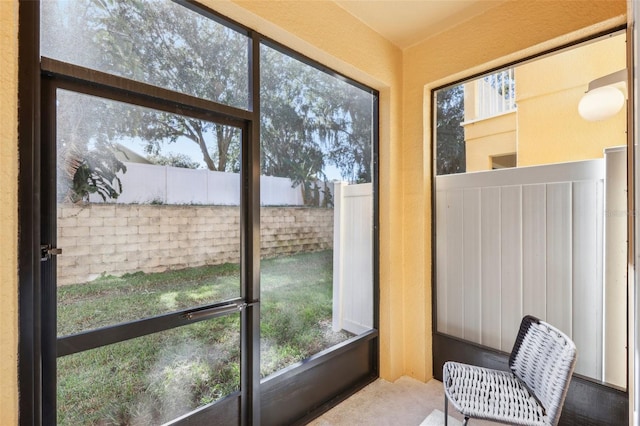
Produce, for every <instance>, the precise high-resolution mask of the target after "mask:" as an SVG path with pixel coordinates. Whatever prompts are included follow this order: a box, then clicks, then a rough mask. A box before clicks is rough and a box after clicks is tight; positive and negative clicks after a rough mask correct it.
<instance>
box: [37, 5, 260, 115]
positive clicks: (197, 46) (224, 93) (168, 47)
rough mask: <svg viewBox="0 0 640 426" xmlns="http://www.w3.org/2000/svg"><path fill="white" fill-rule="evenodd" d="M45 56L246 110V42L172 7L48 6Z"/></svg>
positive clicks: (43, 33)
mask: <svg viewBox="0 0 640 426" xmlns="http://www.w3.org/2000/svg"><path fill="white" fill-rule="evenodd" d="M41 4H42V6H41V16H42V18H41V19H42V31H41V52H42V56H46V57H50V58H53V59H57V60H60V61H63V62H68V63H71V64H75V65H80V66H83V67H86V68H91V69H96V70H98V71H102V72H106V73H110V74H115V75H118V76H121V77H126V78H129V79H132V80H137V81H140V82H143V83H147V84H151V85H154V86H158V87H162V88H165V89H170V90H173V91H177V92H181V93H185V94H188V95H192V96H196V97H199V98H203V99H208V100H211V101H215V102H219V103H222V104H225V105H230V106H234V107H238V108H243V109H247V108H248V106H249V105H250V104H249V78H248V73H249V56H248V52H249V49H248V46H249V39H248V38H247V37H246V36H244V35H242V34H240V33H238V32H236V31H234V30H232V29H230V28H228V27H226V26H224V25H221V24H219V23H218V22H215V21H213V20H212V19H209V18H206V17H204V16H203V15H201V14H199V13H196V12H194V11H193V10H190V9H187V8H185V7H183V6H180V5H178V4H176V3H175V2H173V1H169V0H155V1H134V0H116V1H92V0H73V1H71V0H55V1H54V0H48V1H43V2H42V3H41Z"/></svg>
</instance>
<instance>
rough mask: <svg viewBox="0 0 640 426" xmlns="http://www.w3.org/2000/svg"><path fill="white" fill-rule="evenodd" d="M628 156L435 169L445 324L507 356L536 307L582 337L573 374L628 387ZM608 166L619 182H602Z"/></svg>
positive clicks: (441, 323)
mask: <svg viewBox="0 0 640 426" xmlns="http://www.w3.org/2000/svg"><path fill="white" fill-rule="evenodd" d="M619 154H620V153H619V152H618V153H613V154H611V155H606V156H605V157H606V158H607V159H606V161H607V165H606V167H605V160H591V161H581V162H575V163H564V164H554V165H546V166H537V167H523V168H517V169H503V170H496V171H488V172H477V173H467V174H459V175H447V176H438V177H437V178H436V206H437V207H436V291H437V293H436V298H437V299H436V300H437V301H436V308H437V326H438V331H440V332H443V333H447V334H449V335H452V336H455V337H459V338H462V339H465V340H468V341H471V342H475V343H479V344H482V345H485V346H488V347H491V348H495V349H499V350H502V351H505V352H510V351H511V349H512V346H513V343H514V340H515V337H516V334H517V331H518V326H519V324H520V320H521V319H522V317H523V316H524V315H525V314H532V315H535V316H537V317H539V318H541V319H543V320H546V321H548V322H549V323H551V324H554V325H555V326H557V327H558V328H560V329H562V330H563V331H565V332H566V333H567V334H568V335H569V336H571V337H572V338H573V340H574V341H575V343H576V346H577V348H578V353H579V356H578V364H577V366H576V372H578V373H580V374H584V375H587V376H589V377H594V378H597V379H598V380H604V381H607V382H609V383H613V384H619V385H621V386H625V384H626V369H625V365H626V352H625V350H626V349H625V344H626V341H625V338H624V336H626V333H625V332H624V330H625V327H626V326H625V321H626V309H625V308H626V303H627V302H626V300H627V299H626V294H625V291H624V289H625V288H626V287H625V269H626V263H625V262H626V257H625V256H626V227H625V226H626V224H625V223H626V222H625V220H626V214H625V212H626V201H625V200H626V198H624V196H623V195H624V191H625V188H626V181H625V180H624V179H625V178H624V173H620V172H619V170H622V171H624V170H626V168H625V153H624V152H622V156H621V155H619ZM605 171H608V173H607V175H608V176H611V179H616V181H609V182H607V183H606V184H605ZM616 171H617V173H616ZM615 174H617V176H614V175H615ZM605 188H608V189H607V191H608V192H607V193H605ZM605 211H606V212H607V214H605ZM605 228H606V229H607V233H606V236H605V232H604V230H605ZM605 242H606V244H605ZM603 259H606V260H605V261H604V262H603ZM605 271H607V274H606V275H605ZM605 276H606V277H607V281H606V282H605V279H604V277H605ZM620 288H622V291H620ZM605 290H606V291H605ZM605 303H608V304H609V306H610V309H607V310H606V312H605V310H604V309H603V306H604V305H605ZM614 306H617V309H613V307H614ZM618 327H620V328H621V330H619V331H618V333H620V334H621V336H623V337H622V338H620V337H619V336H616V334H615V333H614V330H615V329H616V328H618ZM604 342H606V344H604ZM603 364H606V365H603Z"/></svg>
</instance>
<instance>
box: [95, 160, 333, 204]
mask: <svg viewBox="0 0 640 426" xmlns="http://www.w3.org/2000/svg"><path fill="white" fill-rule="evenodd" d="M125 165H126V166H127V172H126V173H124V174H122V173H119V174H118V177H119V178H120V181H121V182H122V194H120V196H119V197H118V199H117V200H115V202H116V203H118V204H149V203H155V204H203V205H218V206H230V205H231V206H237V205H239V204H240V175H239V174H238V173H226V172H214V171H211V170H206V169H185V168H180V167H172V166H159V165H155V164H141V163H125ZM329 186H331V185H329ZM260 200H261V204H262V205H263V206H302V205H304V201H303V199H302V191H301V189H300V186H299V185H297V186H294V185H293V184H292V182H291V179H289V178H281V177H273V176H261V177H260ZM90 201H91V202H93V203H100V202H102V201H103V200H102V198H100V196H99V195H95V194H93V195H92V196H91V198H90ZM108 202H114V200H108Z"/></svg>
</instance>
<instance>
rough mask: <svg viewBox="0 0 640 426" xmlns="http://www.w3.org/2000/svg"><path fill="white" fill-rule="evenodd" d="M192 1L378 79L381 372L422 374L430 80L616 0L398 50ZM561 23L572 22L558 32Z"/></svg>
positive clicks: (5, 35) (549, 33)
mask: <svg viewBox="0 0 640 426" xmlns="http://www.w3.org/2000/svg"><path fill="white" fill-rule="evenodd" d="M203 3H205V4H206V5H208V6H209V7H211V8H213V9H215V10H217V11H219V12H220V13H222V14H224V15H227V16H229V17H230V18H232V19H235V20H237V21H239V22H241V23H243V24H245V25H247V26H249V27H251V28H254V29H256V30H258V31H260V32H262V33H264V34H266V35H267V36H269V37H271V38H273V39H275V40H277V41H280V42H282V43H284V44H286V45H288V46H290V47H292V48H294V49H296V50H298V51H300V52H301V53H303V54H305V55H307V56H309V57H311V58H313V59H316V60H319V61H320V62H322V63H324V64H326V65H328V66H330V67H333V68H335V69H336V70H338V71H341V72H343V73H345V74H346V75H348V76H350V77H352V78H354V79H356V80H358V81H361V82H362V83H365V84H367V85H369V86H371V87H374V88H376V89H378V90H379V91H380V186H381V187H380V222H381V223H380V298H381V300H380V303H381V305H380V321H381V324H380V339H381V348H380V356H381V375H382V377H383V378H385V379H387V380H394V379H396V378H398V377H399V376H401V375H403V374H406V375H410V376H412V377H415V378H417V379H420V380H428V379H429V378H431V377H432V374H433V371H432V354H431V230H430V218H431V212H430V201H429V200H430V196H431V194H430V185H431V182H430V174H431V169H430V165H431V154H430V148H429V146H430V132H431V124H430V101H429V99H430V89H431V88H434V87H437V86H439V85H442V84H445V83H451V82H452V81H454V80H456V79H459V78H462V77H466V76H469V75H472V74H473V73H475V72H478V71H481V70H483V69H486V68H488V67H490V66H495V65H500V64H503V63H505V62H507V61H508V60H514V59H517V58H520V57H524V56H525V55H528V54H530V53H531V52H532V51H542V50H544V49H547V48H549V47H553V46H557V45H560V44H562V43H566V42H568V41H570V40H575V39H577V38H579V37H582V36H584V35H586V34H589V33H595V32H597V31H600V30H602V29H604V28H609V27H611V26H612V25H618V24H621V23H624V22H625V17H624V13H625V10H626V4H625V2H624V0H612V1H595V2H594V1H591V0H588V1H571V2H567V1H563V0H557V1H545V2H539V1H534V0H518V1H508V2H506V3H503V4H502V5H500V6H498V7H496V8H494V9H492V10H490V11H488V12H486V13H484V14H482V15H479V16H477V17H475V18H473V19H471V20H469V21H467V22H465V23H464V24H463V25H462V26H460V27H458V28H455V29H452V30H449V31H445V32H442V33H440V34H438V35H437V36H435V37H433V38H431V39H429V40H427V41H425V42H423V43H419V44H417V45H414V46H412V47H410V48H408V49H406V50H405V51H404V52H402V51H400V50H399V49H398V48H396V47H395V46H393V45H392V44H391V43H389V42H387V41H386V40H384V39H383V38H382V37H381V36H379V35H378V34H376V33H375V32H373V31H372V30H371V29H369V28H368V27H366V26H365V25H363V24H362V23H361V22H360V21H358V20H356V19H354V18H352V17H351V16H350V15H348V14H347V13H346V12H345V11H344V10H343V9H342V8H340V7H338V6H337V5H336V4H334V3H332V2H328V1H220V0H203ZM16 12H17V0H10V1H2V2H0V48H1V49H2V50H1V51H2V53H3V55H2V58H1V59H0V78H1V81H0V82H2V83H3V84H2V87H1V88H0V113H1V114H2V117H3V120H2V121H1V122H0V128H1V132H0V134H2V137H3V143H2V144H1V145H0V197H1V199H0V219H1V221H0V226H1V227H2V234H1V235H2V237H3V238H1V239H0V250H1V255H2V259H3V262H2V263H1V264H0V268H1V269H0V282H1V284H0V285H1V287H0V289H1V290H0V292H1V293H0V320H2V324H3V326H2V334H1V336H2V337H1V339H2V340H1V341H0V356H1V357H2V358H1V359H2V360H3V363H1V364H0V383H2V384H3V386H2V387H1V389H2V390H0V408H2V411H1V413H0V424H3V425H4V424H6V425H12V424H17V414H16V412H17V382H16V362H15V360H16V341H17V284H16V269H17V260H16V251H17V249H16V247H17V243H16V240H17V238H16V236H17V215H16V211H17V197H16V191H17V184H16V179H17V177H16V176H17V170H16V164H17V153H16V151H17V148H16V145H17V143H16V140H17V138H16V57H17V49H16V37H15V32H16V28H17V25H16V20H17V16H16ZM606 20H608V21H607V22H605V23H603V24H599V25H595V26H594V24H598V23H600V22H602V21H606ZM585 27H588V29H587V30H585V31H581V32H578V33H572V32H574V31H578V30H580V29H583V28H585ZM567 33H572V34H571V35H569V36H566V37H563V36H564V35H565V34H567ZM548 40H553V41H552V42H549V43H545V42H547V41H548ZM516 52H518V53H516ZM7 360H8V362H7Z"/></svg>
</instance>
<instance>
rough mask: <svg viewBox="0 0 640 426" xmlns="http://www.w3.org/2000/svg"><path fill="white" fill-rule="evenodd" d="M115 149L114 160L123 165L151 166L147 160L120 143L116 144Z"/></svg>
mask: <svg viewBox="0 0 640 426" xmlns="http://www.w3.org/2000/svg"><path fill="white" fill-rule="evenodd" d="M115 148H116V149H115V153H116V158H117V159H118V160H120V161H122V162H123V163H138V164H153V163H152V162H151V161H149V159H148V158H146V157H143V156H142V155H140V154H138V153H137V152H135V151H133V150H131V149H129V148H127V147H126V146H124V145H122V144H120V143H117V144H116V146H115Z"/></svg>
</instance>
